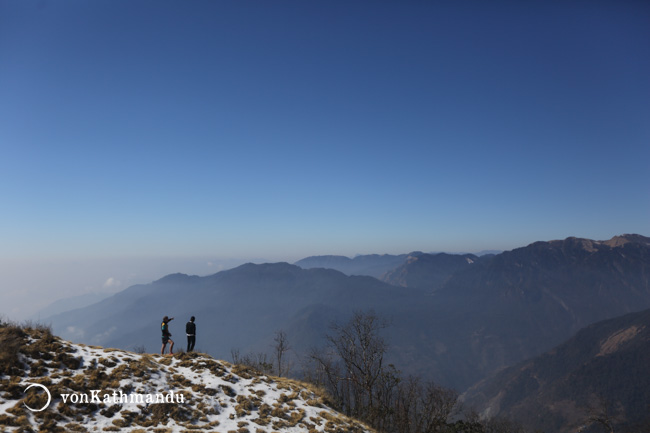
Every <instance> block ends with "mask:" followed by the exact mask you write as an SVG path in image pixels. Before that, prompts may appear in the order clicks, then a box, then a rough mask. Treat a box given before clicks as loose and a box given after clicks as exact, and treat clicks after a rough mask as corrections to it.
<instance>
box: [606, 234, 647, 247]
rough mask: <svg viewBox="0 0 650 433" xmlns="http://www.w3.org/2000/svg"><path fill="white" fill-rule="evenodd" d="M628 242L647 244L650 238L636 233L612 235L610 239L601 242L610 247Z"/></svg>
mask: <svg viewBox="0 0 650 433" xmlns="http://www.w3.org/2000/svg"><path fill="white" fill-rule="evenodd" d="M628 243H635V244H642V245H646V246H649V245H650V238H648V237H645V236H641V235H636V234H625V235H620V236H614V237H613V238H611V239H610V240H608V241H604V242H603V244H605V245H608V246H610V247H612V248H616V247H620V246H622V245H625V244H628Z"/></svg>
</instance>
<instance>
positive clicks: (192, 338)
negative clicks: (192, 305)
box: [185, 316, 196, 352]
mask: <svg viewBox="0 0 650 433" xmlns="http://www.w3.org/2000/svg"><path fill="white" fill-rule="evenodd" d="M185 333H186V334H187V351H188V352H191V351H193V350H194V343H196V324H195V323H194V316H192V317H191V318H190V321H189V322H187V324H186V325H185Z"/></svg>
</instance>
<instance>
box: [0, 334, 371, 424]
mask: <svg viewBox="0 0 650 433" xmlns="http://www.w3.org/2000/svg"><path fill="white" fill-rule="evenodd" d="M33 384H37V386H38V388H37V387H33V388H32V389H27V388H28V387H29V386H30V385H33ZM41 385H43V386H44V387H46V388H47V390H48V391H49V394H50V398H51V400H50V402H49V404H47V403H48V394H47V392H46V391H44V390H43V389H42V388H40V386H41ZM28 407H29V408H32V409H40V408H43V407H45V409H44V410H42V411H31V410H29V409H28ZM0 428H1V429H2V431H6V432H33V431H34V432H35V431H46V432H90V431H128V432H157V433H175V432H193V431H219V432H224V433H226V432H230V433H234V432H237V433H248V432H251V433H252V432H255V433H264V432H282V433H290V432H310V433H315V432H330V433H334V432H353V433H354V432H357V433H362V432H371V431H372V430H371V429H369V428H368V427H366V426H364V425H362V424H361V423H359V422H357V421H354V420H352V419H349V418H347V417H345V416H343V415H341V414H339V413H337V412H336V411H334V410H333V409H331V408H330V407H328V405H327V396H326V395H325V394H324V393H323V392H321V391H320V390H318V389H316V388H314V387H313V386H309V385H306V384H303V383H300V382H296V381H293V380H288V379H283V378H274V377H269V376H265V375H260V374H258V373H257V372H256V371H254V370H252V369H250V368H248V367H243V366H237V365H231V364H229V363H227V362H223V361H218V360H215V359H213V358H211V357H209V356H206V355H203V354H198V353H181V354H175V355H174V356H160V355H150V354H137V353H132V352H127V351H123V350H117V349H106V348H101V347H96V346H86V345H81V344H73V343H70V342H67V341H64V340H62V339H60V338H58V337H55V336H53V335H52V334H51V332H50V331H49V329H48V328H45V327H36V328H34V327H20V326H14V325H6V324H5V325H3V326H0Z"/></svg>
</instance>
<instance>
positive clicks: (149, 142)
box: [0, 0, 650, 318]
mask: <svg viewBox="0 0 650 433" xmlns="http://www.w3.org/2000/svg"><path fill="white" fill-rule="evenodd" d="M649 20H650V5H649V4H648V3H647V2H641V1H639V2H635V1H628V2H520V3H517V2H499V1H496V2H487V3H486V2H420V1H407V2H361V1H356V2H342V1H333V2H332V1H327V2H326V1H308V2H306V1H273V2H267V1H217V2H215V1H193V2H169V1H155V2H154V1H119V0H110V1H109V0H94V1H86V0H83V1H81V0H76V1H75V0H70V1H65V2H61V1H44V0H38V1H30V0H14V1H11V0H5V1H2V2H0V180H1V181H0V203H1V206H2V211H1V212H0V294H1V296H2V301H3V302H2V303H0V314H3V315H5V316H9V317H11V318H24V317H28V316H29V315H31V314H34V313H35V312H36V311H38V310H39V309H40V308H42V307H43V306H45V305H47V304H48V303H50V302H52V301H53V300H56V299H58V298H61V297H66V296H73V295H78V294H82V293H88V292H102V291H115V290H120V289H123V288H125V287H126V286H127V285H129V284H134V283H147V282H150V281H151V280H154V279H157V278H160V277H162V276H163V275H165V274H168V273H172V272H186V273H196V274H200V275H205V274H209V273H213V272H216V271H217V270H219V269H221V268H223V267H230V266H234V265H236V264H239V263H242V262H244V261H248V260H251V261H253V260H255V261H257V260H262V259H263V260H269V261H294V260H297V259H300V258H302V257H305V256H309V255H318V254H342V255H347V256H352V255H354V254H365V253H392V254H399V253H406V252H410V251H414V250H421V251H449V252H461V251H468V252H475V251H480V250H483V249H502V250H503V249H511V248H516V247H520V246H524V245H526V244H528V243H530V242H534V241H537V240H550V239H558V238H564V237H567V236H580V237H587V238H592V239H608V238H610V237H612V236H614V235H617V234H622V233H640V234H645V235H648V234H649V233H650V196H649V194H650V193H649V191H650V188H649V187H650V170H649V169H648V168H649V161H650V145H649V143H650V141H649V139H650V123H649V119H650V83H649V81H650V79H649V77H650V44H648V41H650V26H648V22H649ZM259 258H262V259H259ZM208 263H212V266H210V265H209V264H208Z"/></svg>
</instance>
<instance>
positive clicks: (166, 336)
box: [160, 316, 174, 355]
mask: <svg viewBox="0 0 650 433" xmlns="http://www.w3.org/2000/svg"><path fill="white" fill-rule="evenodd" d="M172 320H174V318H173V317H172V318H171V319H170V318H169V317H167V316H165V317H163V320H162V324H161V325H160V330H161V331H162V348H161V349H160V354H161V355H164V354H165V346H167V343H168V342H169V343H171V344H170V345H169V354H170V355H171V354H172V353H174V340H172V339H171V338H170V337H171V336H172V334H171V332H169V325H168V323H169V322H171V321H172Z"/></svg>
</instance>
